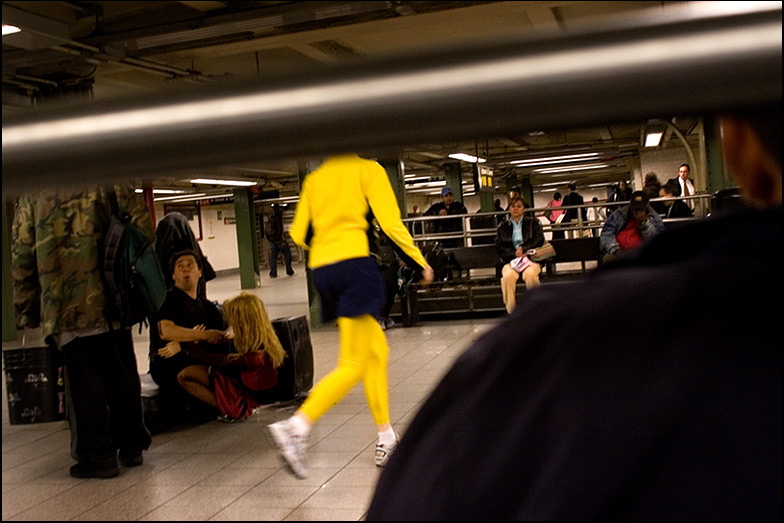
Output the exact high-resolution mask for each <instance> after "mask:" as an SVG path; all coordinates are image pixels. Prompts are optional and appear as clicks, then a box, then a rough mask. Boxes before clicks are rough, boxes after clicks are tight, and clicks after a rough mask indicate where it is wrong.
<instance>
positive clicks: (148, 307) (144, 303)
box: [101, 189, 166, 331]
mask: <svg viewBox="0 0 784 523" xmlns="http://www.w3.org/2000/svg"><path fill="white" fill-rule="evenodd" d="M108 193H109V194H108V195H109V201H110V203H111V205H112V218H111V220H110V222H109V228H108V230H107V231H106V236H105V237H104V245H103V260H102V264H101V268H102V272H103V276H104V281H105V283H106V292H107V300H106V301H107V303H106V311H105V316H106V319H107V320H108V321H109V325H110V326H111V324H112V321H118V322H120V325H121V327H122V328H126V327H130V326H132V325H134V324H136V323H141V322H144V321H145V320H146V318H147V317H148V316H150V315H151V314H154V313H156V312H158V309H160V307H161V305H163V300H164V299H166V280H165V279H164V276H163V271H161V265H160V262H159V261H158V256H157V255H156V254H155V250H154V249H153V246H152V244H151V243H150V242H149V241H148V240H147V238H145V236H144V235H143V234H142V233H141V231H139V229H137V228H136V226H135V225H134V224H133V223H131V216H130V214H128V213H127V212H123V213H120V212H119V210H118V206H117V195H116V194H115V192H114V190H113V189H110V190H109V191H108ZM139 330H140V331H141V325H140V326H139Z"/></svg>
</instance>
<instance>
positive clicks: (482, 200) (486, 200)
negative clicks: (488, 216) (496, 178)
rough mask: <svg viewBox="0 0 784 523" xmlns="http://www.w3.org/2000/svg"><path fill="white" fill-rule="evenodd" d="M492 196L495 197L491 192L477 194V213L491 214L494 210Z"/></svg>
mask: <svg viewBox="0 0 784 523" xmlns="http://www.w3.org/2000/svg"><path fill="white" fill-rule="evenodd" d="M493 196H495V194H494V193H491V192H485V191H480V192H479V212H493V211H494V210H495V205H493V200H494V198H493Z"/></svg>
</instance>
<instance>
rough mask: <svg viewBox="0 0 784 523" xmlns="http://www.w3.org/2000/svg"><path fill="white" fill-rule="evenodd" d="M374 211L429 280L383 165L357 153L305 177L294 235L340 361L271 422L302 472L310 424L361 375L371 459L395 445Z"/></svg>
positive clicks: (382, 458)
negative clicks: (336, 337)
mask: <svg viewBox="0 0 784 523" xmlns="http://www.w3.org/2000/svg"><path fill="white" fill-rule="evenodd" d="M373 217H375V218H376V219H377V220H378V223H379V225H380V227H381V230H383V231H384V233H385V234H386V235H387V236H388V237H389V239H390V240H392V241H393V242H394V243H395V244H396V245H397V246H398V248H399V249H400V253H399V255H400V256H401V258H402V259H403V261H404V262H405V263H406V264H407V265H408V266H409V267H412V268H414V267H418V268H419V269H420V270H421V271H422V280H421V281H422V282H423V283H429V282H431V281H432V280H433V269H432V268H431V267H430V266H429V265H428V264H427V262H426V261H425V258H424V256H422V253H421V252H420V250H419V249H418V248H417V247H416V246H415V245H414V241H413V239H412V238H411V235H410V234H409V232H408V230H407V229H406V227H405V225H403V222H402V220H401V219H400V209H399V208H398V207H397V199H396V198H395V194H394V191H393V190H392V185H391V184H390V182H389V178H388V176H387V173H386V171H385V170H384V168H383V167H381V166H380V165H379V164H378V163H376V162H373V161H371V160H365V159H362V158H360V157H359V156H357V155H345V156H335V157H331V158H329V159H327V160H326V161H325V162H324V163H323V164H322V165H321V167H319V168H318V169H317V170H315V171H313V172H312V173H310V174H308V176H307V177H306V178H305V181H304V183H303V184H302V191H301V193H300V200H299V203H298V204H297V210H296V212H295V215H294V222H293V224H292V227H291V237H292V239H293V240H294V241H295V242H296V243H297V244H298V245H301V246H302V247H303V248H305V249H308V250H309V254H310V256H309V260H308V265H309V266H310V268H311V269H312V270H313V283H314V284H315V286H316V289H317V290H318V293H319V295H320V297H321V306H322V320H323V321H324V322H328V321H332V320H334V319H337V324H338V329H339V330H340V352H339V357H338V364H337V367H335V369H334V370H332V372H330V373H329V374H328V375H327V376H325V377H324V378H322V379H321V380H320V381H319V382H318V383H317V384H316V386H315V387H314V388H313V390H312V391H311V393H310V395H309V396H308V398H307V399H306V400H305V402H304V403H303V404H302V406H301V407H300V408H299V409H298V410H297V412H295V413H294V415H293V416H291V417H290V418H288V419H286V420H283V421H279V422H277V423H273V424H271V425H269V426H268V430H269V432H270V435H271V437H272V439H273V441H274V442H275V444H276V445H277V447H278V450H279V451H280V454H281V456H282V457H283V459H284V460H285V462H286V463H287V464H288V466H289V467H290V468H291V470H292V472H294V474H295V475H296V476H297V477H299V478H305V477H307V476H308V464H307V456H306V447H307V442H308V437H309V435H310V431H311V427H312V425H313V424H314V423H316V422H317V421H318V420H319V418H320V417H321V416H322V415H324V414H325V413H326V412H327V411H328V410H329V409H331V408H332V407H333V406H334V405H335V404H337V403H338V402H339V401H340V400H342V399H343V397H345V395H346V394H347V393H348V392H349V391H350V390H351V389H352V388H353V387H354V385H356V384H357V383H359V382H360V381H362V382H364V385H365V396H366V398H367V402H368V407H369V408H370V413H371V415H372V416H373V420H374V422H375V424H376V429H377V433H378V442H377V444H376V454H375V461H376V465H377V466H379V467H382V466H384V465H385V464H386V462H387V460H388V459H389V456H390V455H391V453H392V451H393V450H394V449H395V448H396V447H397V444H398V436H397V433H396V432H395V431H394V429H393V428H392V425H391V424H390V419H389V392H388V390H387V358H388V356H389V347H388V346H387V340H386V337H385V336H384V332H383V331H382V330H381V327H380V326H379V324H378V321H377V319H376V315H377V314H378V313H379V311H380V309H381V306H382V302H383V299H384V288H383V281H382V277H381V271H380V270H379V268H378V264H377V263H376V260H375V259H374V258H373V257H371V256H370V245H369V241H370V240H369V235H370V234H373V232H372V229H373V228H372V225H371V222H370V221H369V220H372V218H373Z"/></svg>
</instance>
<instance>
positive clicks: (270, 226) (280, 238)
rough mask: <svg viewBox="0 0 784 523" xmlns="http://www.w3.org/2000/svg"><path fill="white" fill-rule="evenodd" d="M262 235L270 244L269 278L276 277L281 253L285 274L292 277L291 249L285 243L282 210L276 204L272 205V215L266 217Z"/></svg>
mask: <svg viewBox="0 0 784 523" xmlns="http://www.w3.org/2000/svg"><path fill="white" fill-rule="evenodd" d="M264 234H265V235H266V237H267V241H269V242H270V259H269V264H270V271H269V275H270V278H277V277H278V253H283V260H284V261H285V262H286V274H288V275H289V276H294V269H292V268H291V248H290V247H289V243H288V242H287V241H286V232H285V230H284V228H283V210H282V209H281V208H280V205H279V204H277V203H273V204H272V214H270V215H269V216H268V217H267V223H266V224H265V225H264Z"/></svg>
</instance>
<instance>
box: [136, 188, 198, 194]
mask: <svg viewBox="0 0 784 523" xmlns="http://www.w3.org/2000/svg"><path fill="white" fill-rule="evenodd" d="M143 192H144V189H136V193H137V194H141V193H143ZM185 192H186V191H181V190H179V189H153V190H152V193H153V194H185Z"/></svg>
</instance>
